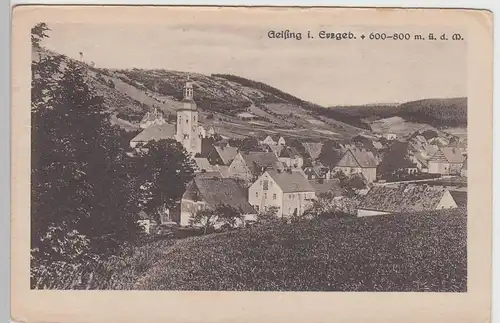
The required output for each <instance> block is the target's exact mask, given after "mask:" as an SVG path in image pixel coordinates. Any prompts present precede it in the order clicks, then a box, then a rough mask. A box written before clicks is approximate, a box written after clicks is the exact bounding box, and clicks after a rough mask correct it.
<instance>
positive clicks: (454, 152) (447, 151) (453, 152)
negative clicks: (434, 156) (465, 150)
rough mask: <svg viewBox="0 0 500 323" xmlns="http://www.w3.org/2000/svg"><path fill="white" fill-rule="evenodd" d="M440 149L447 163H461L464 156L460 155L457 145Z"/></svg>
mask: <svg viewBox="0 0 500 323" xmlns="http://www.w3.org/2000/svg"><path fill="white" fill-rule="evenodd" d="M441 151H442V152H443V154H444V156H445V158H446V160H447V161H448V162H449V163H452V164H453V163H455V164H456V163H463V161H464V156H463V155H462V151H461V150H460V149H459V148H457V147H442V148H441Z"/></svg>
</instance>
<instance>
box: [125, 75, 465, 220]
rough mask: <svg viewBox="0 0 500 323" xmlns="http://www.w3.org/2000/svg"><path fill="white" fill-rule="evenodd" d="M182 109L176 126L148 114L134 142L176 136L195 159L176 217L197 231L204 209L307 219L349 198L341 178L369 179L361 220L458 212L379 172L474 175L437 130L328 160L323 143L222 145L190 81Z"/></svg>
mask: <svg viewBox="0 0 500 323" xmlns="http://www.w3.org/2000/svg"><path fill="white" fill-rule="evenodd" d="M182 104H183V106H182V108H180V109H178V110H177V116H176V120H177V121H176V124H175V125H174V124H170V123H167V122H165V120H164V119H163V117H162V115H161V112H158V111H157V110H156V109H155V110H154V111H153V112H151V113H147V114H146V115H145V116H144V118H143V120H142V121H141V123H140V125H141V128H143V129H144V130H143V131H142V132H141V133H139V134H138V135H137V136H136V137H135V138H134V139H132V141H131V142H130V146H131V147H132V148H134V147H136V146H137V144H138V143H145V142H148V141H151V140H160V139H166V138H174V139H175V140H177V141H178V142H180V143H181V144H182V145H183V147H184V148H185V149H186V150H187V151H188V152H189V153H190V154H191V155H192V158H193V160H194V161H195V163H196V168H197V169H196V175H195V177H194V179H193V180H192V182H190V183H189V184H188V186H187V188H186V191H185V193H184V195H183V196H182V200H181V202H180V208H179V212H178V213H179V216H178V218H177V219H176V222H178V223H179V224H180V225H182V226H187V225H189V224H190V219H191V218H192V216H193V215H194V214H195V213H196V212H197V211H199V210H202V209H204V208H206V207H214V206H217V205H218V204H222V203H223V204H226V205H230V206H232V207H235V208H238V209H240V210H242V212H243V213H244V215H245V218H246V219H248V220H254V219H255V217H256V214H258V213H259V212H265V211H266V210H269V209H270V208H273V209H274V210H276V211H277V216H278V217H289V216H292V215H300V214H302V213H304V212H305V211H306V210H307V209H308V208H309V207H310V206H311V205H312V203H313V201H314V200H315V199H317V198H319V197H320V196H323V195H324V194H325V193H327V192H334V196H337V197H338V196H339V195H341V192H342V191H341V189H340V187H339V180H338V178H337V176H336V174H337V173H338V172H341V173H343V174H345V175H347V176H350V175H353V174H358V175H361V177H362V178H363V179H364V181H365V183H366V184H367V186H368V187H370V189H369V190H368V192H367V193H366V195H365V196H364V198H363V200H362V202H361V203H360V204H359V206H358V211H357V215H358V216H368V215H377V214H389V213H400V212H403V211H424V210H431V209H432V210H434V209H441V208H453V207H457V203H456V201H455V199H454V198H453V196H452V195H451V194H450V192H449V191H448V190H446V189H443V188H434V187H431V186H427V185H425V186H424V185H399V186H397V187H389V186H378V185H377V182H379V179H380V174H379V173H378V169H379V166H380V165H381V164H384V165H389V166H388V168H390V169H392V170H393V171H402V172H406V173H408V174H417V173H418V174H421V173H431V174H440V175H456V176H460V175H461V176H466V174H467V173H466V170H467V158H466V155H467V151H466V148H467V147H466V141H465V142H464V141H460V140H458V139H456V138H451V139H450V138H449V137H446V136H443V135H440V134H438V133H437V132H435V131H434V130H429V129H421V130H420V131H417V132H415V133H413V134H410V135H408V136H407V137H406V138H403V139H399V140H398V138H397V137H396V136H395V135H394V136H392V135H390V134H388V135H385V136H379V137H374V136H371V135H364V134H360V135H359V136H357V137H356V138H352V139H351V140H350V141H343V142H338V143H337V144H336V145H334V146H332V147H329V148H328V149H330V150H331V154H326V157H325V156H321V155H322V153H324V151H325V149H326V148H325V143H323V142H307V141H306V142H301V143H300V144H301V149H298V148H297V146H296V145H293V146H292V145H290V143H288V142H287V139H286V138H285V137H283V136H280V135H268V136H265V137H264V138H261V139H260V140H258V147H255V149H245V150H243V149H240V148H238V147H233V146H231V145H230V144H229V142H228V141H226V140H220V141H216V140H214V139H213V137H214V135H215V131H214V129H213V128H210V129H209V130H208V131H205V129H204V128H203V127H202V126H201V125H199V124H198V121H199V120H198V111H197V107H196V103H195V102H194V99H193V86H192V84H191V83H190V82H188V83H187V84H186V87H185V89H184V99H183V101H182ZM246 117H249V116H246ZM432 131H434V133H432ZM299 150H300V151H299ZM320 157H321V158H320ZM325 158H327V159H328V160H327V161H328V162H327V163H325ZM384 159H386V160H384ZM387 159H389V160H387ZM169 220H171V219H169Z"/></svg>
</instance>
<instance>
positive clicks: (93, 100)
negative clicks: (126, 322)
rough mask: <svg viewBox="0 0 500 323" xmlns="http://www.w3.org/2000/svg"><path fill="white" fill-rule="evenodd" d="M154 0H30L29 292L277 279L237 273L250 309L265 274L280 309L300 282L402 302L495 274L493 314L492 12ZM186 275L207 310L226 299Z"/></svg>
mask: <svg viewBox="0 0 500 323" xmlns="http://www.w3.org/2000/svg"><path fill="white" fill-rule="evenodd" d="M143 9H144V11H140V10H141V9H139V8H138V7H137V8H128V9H125V8H123V11H120V10H119V8H118V7H115V8H113V7H108V8H104V7H103V8H99V9H95V10H98V12H99V15H97V16H98V17H99V18H98V19H96V20H92V19H90V18H91V17H92V16H94V15H95V13H96V12H97V11H92V10H90V8H88V9H84V8H72V9H71V8H69V7H68V8H65V7H59V9H57V8H53V9H47V11H44V10H41V11H40V14H39V15H35V14H34V13H35V12H36V10H33V11H29V10H27V9H26V10H25V11H20V13H24V16H22V15H20V14H19V15H18V17H20V18H19V20H18V21H19V26H22V28H21V27H18V31H19V32H18V34H17V36H16V39H19V44H22V46H21V45H19V48H20V49H19V50H18V52H20V53H22V55H24V56H22V59H21V56H18V60H17V63H16V61H14V62H13V66H18V67H16V68H18V69H19V72H20V74H19V75H21V73H24V74H22V75H24V76H22V78H20V81H19V82H18V83H17V84H18V89H22V90H23V92H19V95H20V94H21V93H23V95H22V100H23V101H22V102H23V103H22V105H21V103H19V106H18V108H17V109H18V111H17V112H16V113H17V117H16V113H15V114H14V120H16V118H17V120H18V122H19V124H18V126H17V127H16V131H17V133H18V134H19V137H18V138H17V140H18V142H19V145H17V146H16V145H15V144H13V147H16V148H13V149H15V150H18V151H19V156H18V159H17V160H18V161H19V162H15V159H14V160H13V163H14V164H16V165H17V166H16V167H18V172H17V174H23V175H20V176H21V177H19V178H18V179H17V180H15V181H14V182H13V183H14V184H13V185H15V186H17V187H18V192H19V193H17V194H14V196H13V199H15V200H16V201H17V202H16V203H17V204H18V208H17V210H18V211H17V212H15V210H14V213H13V219H14V220H13V228H17V229H16V230H17V231H16V232H19V235H17V236H16V235H14V236H13V244H14V246H16V245H17V249H16V250H19V251H14V249H13V256H14V260H16V259H18V263H19V266H21V260H20V259H21V258H22V259H24V260H22V261H23V262H24V261H27V259H28V252H29V264H28V263H27V262H26V273H27V272H28V271H29V278H28V277H27V276H24V274H23V277H22V278H21V276H19V279H20V280H19V281H21V279H22V280H23V283H22V284H23V286H26V288H27V291H26V292H25V293H33V294H32V295H33V296H32V297H35V296H36V295H39V296H40V297H41V295H47V297H49V296H50V297H56V295H59V296H61V294H57V293H58V292H60V291H63V290H64V291H82V292H83V291H86V292H85V293H95V294H78V293H76V294H74V295H75V297H76V295H79V296H78V297H85V298H86V297H87V296H88V297H92V296H91V295H96V297H99V298H95V299H94V302H96V301H97V299H105V298H106V299H111V297H110V298H108V296H111V295H108V294H101V293H102V292H104V291H115V293H116V291H123V293H117V294H114V295H117V297H120V298H121V297H124V298H127V300H128V301H129V302H130V303H119V298H115V299H114V300H113V301H112V302H114V303H113V304H115V305H114V306H110V307H109V308H115V307H116V306H120V307H128V305H127V306H122V305H125V304H131V303H133V301H132V300H137V301H138V299H139V295H144V297H148V298H147V299H148V300H151V302H154V301H158V302H157V303H158V305H151V304H149V305H148V304H146V303H147V302H149V301H146V298H144V299H143V302H142V303H135V305H134V306H133V307H132V305H131V307H129V309H127V310H126V312H129V311H133V308H135V309H136V310H137V309H138V308H140V307H142V306H143V305H139V304H146V305H144V306H145V307H143V310H145V309H146V308H155V309H156V310H158V309H160V308H162V307H161V305H160V304H161V303H162V302H163V301H160V300H161V299H163V298H157V299H156V300H155V299H154V298H155V297H162V296H160V295H163V294H162V293H165V292H170V293H172V292H195V291H196V292H261V293H258V294H252V293H243V294H241V293H234V295H239V296H234V297H235V298H234V299H233V301H232V303H231V304H233V305H232V306H230V305H226V306H228V307H231V308H233V309H234V311H237V308H239V306H240V305H241V304H247V306H252V304H257V303H252V301H251V299H253V300H256V299H257V298H258V297H261V298H260V301H261V303H263V302H264V300H266V299H267V300H269V301H270V300H271V298H266V297H267V296H265V295H275V296H274V297H276V296H277V295H283V297H284V298H283V301H282V302H283V303H280V304H281V305H276V309H280V310H285V308H288V307H285V305H284V304H285V303H284V302H285V299H286V300H290V303H286V304H289V305H288V306H290V304H293V303H291V297H294V296H293V295H297V297H301V299H302V302H311V303H312V302H315V301H314V300H315V299H317V300H318V301H317V307H318V308H319V307H321V306H327V304H329V303H328V302H334V301H333V300H334V299H335V300H339V299H340V298H342V297H345V299H344V300H342V302H345V304H359V302H360V301H362V300H363V299H368V298H370V299H377V300H378V301H379V303H381V302H384V304H385V305H384V307H380V311H385V312H387V313H390V311H389V308H390V304H391V303H393V304H394V305H395V306H396V304H398V302H405V304H406V306H408V304H414V305H413V306H418V305H417V304H419V303H418V301H417V300H418V298H417V297H422V300H423V302H424V297H427V296H424V295H429V297H431V298H429V299H426V300H425V302H427V301H430V300H431V299H434V300H436V303H435V305H434V306H435V309H436V312H435V313H438V312H439V311H445V310H446V311H447V309H449V308H451V307H448V306H450V305H448V304H450V303H451V302H455V304H465V303H466V300H470V297H472V295H476V296H475V297H478V295H479V296H480V297H478V298H476V303H475V304H476V305H474V306H475V307H474V306H472V305H471V307H470V308H467V307H464V308H463V309H462V310H461V311H462V312H463V313H464V314H463V317H468V318H482V317H483V316H477V315H476V313H478V312H479V311H480V310H481V311H482V310H483V309H484V308H485V307H484V306H487V304H489V303H488V301H487V300H488V299H489V297H487V296H486V289H487V288H488V286H489V283H488V282H487V280H488V279H490V278H489V276H488V274H489V273H491V268H489V267H488V266H491V263H488V261H489V257H490V256H489V252H490V250H491V249H490V248H491V245H489V244H488V241H489V240H488V239H489V237H490V233H489V231H488V229H489V225H490V224H489V223H490V222H489V221H491V219H490V218H491V213H489V212H490V210H491V205H490V203H491V184H490V183H489V182H488V181H489V179H490V178H491V160H490V158H491V147H489V146H488V145H489V144H491V129H490V128H488V127H489V126H490V122H491V121H490V120H488V115H490V114H491V111H490V110H491V104H490V103H491V102H489V101H488V100H489V99H488V98H489V97H488V93H489V92H488V91H491V90H492V87H491V84H490V83H488V82H490V81H491V80H489V79H487V75H488V74H487V73H486V72H484V71H487V70H488V68H491V66H490V65H488V64H490V63H491V61H490V56H488V55H490V54H491V53H490V52H488V49H491V48H490V47H488V46H491V43H489V38H488V35H489V34H488V33H489V32H491V29H488V28H491V26H489V27H488V24H489V23H491V21H489V20H488V19H489V18H491V16H487V15H482V14H481V13H477V12H476V13H474V12H471V11H467V10H463V11H460V10H457V11H449V12H447V13H446V12H445V11H439V10H435V11H433V10H429V11H418V10H415V11H408V12H405V11H404V10H401V11H398V10H395V11H387V12H383V11H371V10H356V9H327V8H323V9H321V8H317V9H316V10H313V9H311V10H307V9H300V8H289V9H286V8H283V9H275V10H273V9H272V8H253V9H252V8H246V9H245V8H222V7H219V8H217V7H214V8H201V7H199V8H196V7H192V8H187V7H179V8H168V7H165V8H143ZM147 9H150V10H147ZM51 10H52V11H51ZM155 10H157V12H156V13H155V12H154V11H155ZM44 12H45V13H46V14H43V13H44ZM78 12H81V13H82V16H81V17H86V18H79V17H77V15H76V13H78ZM92 12H94V14H92ZM139 12H142V14H139ZM148 12H149V13H151V14H152V16H151V18H150V19H149V18H148V19H146V18H145V17H146V15H145V14H146V13H148ZM49 13H52V14H49ZM427 14H428V15H427ZM426 15H427V16H426ZM21 17H29V19H27V18H25V19H24V20H23V21H21V20H22V19H21ZM140 17H142V18H140ZM298 17H304V19H303V20H300V19H298ZM350 17H351V18H350ZM405 17H406V18H405ZM426 17H427V18H426ZM370 19H371V20H370ZM405 19H409V20H405ZM412 19H413V20H412ZM481 19H482V20H481ZM427 21H428V22H431V21H432V22H433V23H426V22H427ZM28 22H29V23H28ZM364 22H366V23H364ZM20 30H23V32H24V33H21V32H20ZM14 31H15V29H14ZM28 31H29V33H30V35H28ZM28 36H30V40H28V39H27V37H28ZM479 36H481V37H479ZM22 37H24V38H22ZM21 39H22V40H21ZM479 41H481V42H479ZM481 48H482V49H481ZM480 49H481V53H483V54H480V53H479V52H480ZM484 53H486V54H484ZM28 54H29V55H28ZM479 55H485V56H483V57H482V59H481V58H480V56H479ZM28 57H29V58H28ZM471 62H472V63H471ZM16 64H17V65H16ZM21 64H25V65H26V67H24V66H25V65H22V66H23V68H22V69H21V67H20V66H21ZM28 65H29V66H28ZM28 71H29V73H28ZM480 71H483V72H481V73H480ZM479 74H481V75H479ZM13 75H14V74H13ZM481 82H483V83H481ZM15 84H16V83H14V86H15ZM14 91H21V90H16V89H15V88H14ZM20 96H21V95H20ZM19 100H21V99H19ZM481 100H482V101H481ZM18 102H21V101H18ZM25 105H26V106H25ZM28 106H30V108H28ZM14 109H16V108H14ZM13 111H14V110H13ZM14 135H15V134H14ZM469 142H470V145H469ZM23 143H24V144H23ZM469 146H470V147H469ZM21 149H22V150H23V153H22V154H21V153H20V151H21ZM469 161H470V162H469ZM470 165H473V166H472V167H471V171H470V172H468V168H469V167H470ZM28 174H29V175H28ZM481 212H482V215H481V214H480V213H481ZM21 214H23V215H22V217H21ZM16 241H19V243H20V244H17V243H16ZM21 241H23V242H21ZM21 243H22V244H21ZM21 246H22V249H21ZM23 268H24V267H23ZM480 273H484V275H483V276H482V278H483V279H484V281H483V280H480V279H479V278H478V277H480V276H481V274H480ZM28 280H29V287H28ZM49 291H50V294H36V293H40V292H44V293H45V292H47V293H48V292H49ZM92 291H94V292H92ZM125 291H136V292H137V291H142V292H148V293H151V292H154V293H152V294H133V293H132V294H127V293H126V292H125ZM277 292H280V293H277ZM286 292H296V293H286ZM297 292H315V293H312V294H304V293H297ZM352 292H355V293H352ZM388 292H391V293H393V294H390V293H388ZM398 292H399V293H398ZM402 292H403V293H402ZM156 293H157V294H156ZM21 295H22V294H17V298H18V299H19V297H20V296H21ZM97 295H99V296H97ZM106 295H108V296H106ZM133 295H136V296H133ZM153 295H158V296H153ZM165 295H167V294H165ZM168 295H170V296H168V299H170V300H172V302H170V303H169V305H168V306H169V307H170V308H174V307H178V308H182V309H183V310H184V311H188V312H189V311H191V310H190V308H191V306H188V305H187V303H186V304H185V303H184V302H188V303H197V302H200V303H199V304H200V305H199V306H200V307H199V308H198V309H197V310H196V311H201V309H203V311H204V312H205V313H208V312H210V315H215V314H216V313H219V314H220V312H216V311H215V308H219V309H221V308H223V307H224V306H223V305H222V304H226V303H222V301H221V303H220V304H219V305H217V306H216V307H214V310H213V311H209V310H208V308H210V306H208V307H204V306H205V305H203V306H202V305H201V304H209V303H207V302H210V301H209V299H210V298H211V296H207V295H210V294H200V293H193V294H191V293H182V294H176V293H175V294H168ZM175 295H178V296H175ZM179 295H183V296H182V297H181V296H179ZM190 295H191V296H190ZM195 295H197V296H195ZM202 295H205V296H202ZM217 295H223V294H222V293H221V294H219V293H218V294H217ZM230 295H233V294H228V295H227V297H228V298H224V299H225V300H226V301H228V300H229V298H230V297H231V296H230ZM244 295H247V296H245V297H249V300H248V302H245V301H244V299H243V297H244ZM257 295H261V296H257ZM306 295H310V296H308V297H310V298H307V297H306ZM314 295H316V296H314ZM328 295H332V296H331V297H335V298H332V299H331V301H326V300H327V299H328V297H330V296H328ZM356 295H357V296H356ZM378 295H380V296H378ZM391 295H392V296H391ZM420 295H422V296H420ZM254 296H255V297H254ZM410 296H411V297H415V298H414V300H415V301H414V302H413V303H411V301H410V298H408V297H410ZM13 297H14V296H13ZM30 297H31V296H30ZM101 297H102V298H101ZM149 297H151V298H149ZM165 297H167V296H165ZM175 297H181V298H177V299H176V298H175ZM221 297H224V296H221ZM269 297H271V296H269ZM286 297H290V298H286ZM316 297H318V298H316ZM319 297H324V301H321V302H319ZM354 297H360V298H359V299H358V298H354ZM361 297H366V298H361ZM437 297H442V298H439V300H440V301H437V300H438V298H437ZM398 298H399V300H398ZM30 299H31V298H30ZM33 299H34V298H33ZM86 299H87V298H86ZM174 299H175V300H174ZM221 299H222V298H221ZM237 299H238V300H240V301H236V300H237ZM390 299H392V301H390ZM90 300H91V298H88V299H87V302H88V303H86V304H87V305H89V304H92V301H90ZM197 300H198V301H197ZM441 300H442V301H441ZM46 301H47V302H48V299H47V300H46ZM214 301H215V299H214ZM274 301H276V302H278V301H277V299H274V300H273V302H274ZM61 302H69V303H66V304H70V305H68V306H70V307H71V306H76V303H72V302H71V301H70V300H69V298H68V300H65V301H61ZM75 302H76V299H75ZM177 302H178V303H177ZM347 302H352V303H347ZM363 302H364V301H363ZM459 302H464V303H459ZM480 302H481V303H480ZM166 303H168V302H166ZM181 303H182V305H180V304H181ZM41 304H42V303H41ZM41 304H40V305H39V306H40V309H39V310H38V311H41V308H43V305H41ZM47 304H50V303H47ZM52 304H56V303H52ZM59 304H62V303H59ZM103 304H104V303H103ZM174 304H179V305H177V306H176V305H174ZM228 304H229V303H228ZM238 304H239V305H238ZM320 304H323V305H320ZM339 304H340V303H339ZM371 304H372V305H370V306H369V308H368V310H367V311H366V314H368V313H373V311H374V309H375V306H376V305H375V304H377V303H371ZM422 304H424V303H422ZM425 304H427V305H421V308H422V309H425V308H426V309H427V311H429V313H430V314H429V315H432V313H434V312H433V307H432V305H429V304H430V303H425ZM438 304H441V305H440V306H441V307H440V310H438V309H437V307H438ZM87 305H85V306H87ZM90 306H97V304H94V305H90ZM150 306H151V307H150ZM235 306H236V307H235ZM241 306H242V305H241ZM269 306H271V303H269ZM410 306H412V305H410ZM228 307H227V308H228ZM47 308H49V307H47ZM68 308H69V307H68ZM71 308H74V307H71ZM86 308H91V307H86ZM338 308H339V307H337V309H338ZM346 308H349V307H346ZM354 308H357V309H356V310H354ZM404 308H405V307H401V309H400V313H399V310H398V311H396V312H394V315H399V316H397V317H400V318H402V316H401V315H402V313H403V312H404V311H405V310H404ZM406 308H408V307H406ZM241 310H243V307H242V308H241ZM353 310H354V312H356V311H359V308H358V307H354V305H351V307H350V310H349V311H351V313H352V311H353ZM476 311H477V312H476ZM18 312H19V311H18ZM188 312H186V313H185V314H183V315H187V313H188ZM347 312H348V311H347V310H346V313H347ZM362 312H363V311H361V312H360V313H358V314H352V315H355V316H356V317H357V318H358V319H356V321H362V319H361V316H362V315H363V314H362ZM462 312H461V313H462ZM465 312H466V313H465ZM38 313H41V312H38ZM229 313H231V312H230V311H229V312H228V315H229ZM397 313H399V314H397ZM405 313H406V314H408V313H409V312H405ZM446 313H448V312H446ZM450 313H451V312H450ZM457 313H458V312H457ZM457 313H455V314H456V315H458V314H457ZM55 314H56V313H55V312H54V315H55ZM122 314H123V315H125V312H124V313H122ZM219 314H218V315H219ZM481 314H485V312H484V311H482V312H481ZM131 315H132V314H131ZM134 315H136V316H133V317H137V315H139V312H137V313H134ZM148 315H149V314H148ZM160 315H162V316H160ZM167 315H173V314H172V313H171V314H168V313H167V312H165V313H163V314H161V313H158V314H154V315H153V314H151V316H148V319H151V320H154V321H157V320H160V319H163V318H166V317H167ZM176 315H177V314H176ZM200 315H201V314H200ZM207 315H208V314H207ZM342 315H343V316H339V318H345V319H348V318H354V316H345V315H347V314H342ZM436 315H439V314H436ZM441 315H442V316H443V315H445V314H441ZM38 317H39V316H36V318H38ZM43 317H44V318H46V319H47V320H51V321H54V320H56V317H57V316H54V317H49V316H43ZM128 317H129V318H130V319H131V318H132V316H128ZM200 317H201V316H200ZM203 317H206V318H208V317H213V316H203ZM228 317H232V318H233V316H228ZM228 317H227V318H226V319H228ZM383 317H385V318H387V317H388V316H381V317H380V319H382V318H383ZM444 317H447V318H449V319H450V320H451V319H452V317H451V316H444ZM115 318H117V317H115ZM184 318H186V319H187V316H184ZM234 318H236V316H234ZM303 318H304V317H303ZM420 318H421V319H423V316H422V317H420ZM415 319H418V317H415ZM415 322H416V321H415ZM426 322H427V321H426Z"/></svg>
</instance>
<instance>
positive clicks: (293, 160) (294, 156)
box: [278, 147, 304, 168]
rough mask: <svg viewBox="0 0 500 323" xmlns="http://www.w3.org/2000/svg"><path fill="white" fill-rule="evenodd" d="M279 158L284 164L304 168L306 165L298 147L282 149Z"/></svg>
mask: <svg viewBox="0 0 500 323" xmlns="http://www.w3.org/2000/svg"><path fill="white" fill-rule="evenodd" d="M278 159H279V161H280V162H282V163H283V165H285V166H286V167H290V168H302V166H303V165H304V159H303V158H302V156H301V155H300V154H299V152H298V151H297V149H295V148H293V147H284V148H283V149H282V150H281V152H280V154H279V156H278Z"/></svg>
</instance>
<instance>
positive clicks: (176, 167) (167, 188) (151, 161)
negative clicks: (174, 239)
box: [139, 139, 195, 220]
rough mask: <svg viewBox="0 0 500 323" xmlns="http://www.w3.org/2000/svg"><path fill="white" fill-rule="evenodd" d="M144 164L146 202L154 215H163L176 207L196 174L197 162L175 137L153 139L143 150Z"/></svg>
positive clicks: (144, 201) (142, 172)
mask: <svg viewBox="0 0 500 323" xmlns="http://www.w3.org/2000/svg"><path fill="white" fill-rule="evenodd" d="M139 161H140V164H141V166H140V167H142V171H141V174H140V178H141V181H142V186H141V187H142V192H143V194H142V205H143V207H144V209H145V210H146V211H147V212H149V213H152V214H156V215H157V219H156V220H159V217H160V215H163V214H165V213H166V211H167V210H171V209H174V208H175V207H176V204H177V202H179V201H180V199H181V197H182V194H184V191H185V189H186V185H187V183H188V182H189V181H191V179H192V178H193V175H194V169H195V163H194V161H193V160H192V159H191V157H190V156H189V154H188V153H187V151H186V150H185V149H184V148H183V147H182V145H181V144H180V143H179V142H177V141H175V140H173V139H163V140H160V141H151V142H149V143H147V144H146V145H144V146H143V147H142V149H139Z"/></svg>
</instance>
